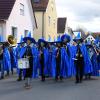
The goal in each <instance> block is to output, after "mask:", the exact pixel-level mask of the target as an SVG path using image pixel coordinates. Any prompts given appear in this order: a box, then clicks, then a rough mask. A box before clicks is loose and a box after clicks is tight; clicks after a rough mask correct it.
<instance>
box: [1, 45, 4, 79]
mask: <svg viewBox="0 0 100 100" xmlns="http://www.w3.org/2000/svg"><path fill="white" fill-rule="evenodd" d="M0 73H1V74H0V80H1V79H4V66H3V43H0Z"/></svg>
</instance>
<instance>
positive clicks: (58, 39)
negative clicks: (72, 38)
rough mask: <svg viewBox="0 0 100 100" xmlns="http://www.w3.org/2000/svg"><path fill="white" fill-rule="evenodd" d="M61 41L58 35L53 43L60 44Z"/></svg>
mask: <svg viewBox="0 0 100 100" xmlns="http://www.w3.org/2000/svg"><path fill="white" fill-rule="evenodd" d="M61 42H62V41H61V37H60V35H59V36H58V37H57V40H56V41H55V43H61Z"/></svg>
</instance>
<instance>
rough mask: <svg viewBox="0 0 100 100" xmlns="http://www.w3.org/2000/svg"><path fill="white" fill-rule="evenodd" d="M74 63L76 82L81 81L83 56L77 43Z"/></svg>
mask: <svg viewBox="0 0 100 100" xmlns="http://www.w3.org/2000/svg"><path fill="white" fill-rule="evenodd" d="M75 64H76V83H81V82H82V80H83V73H84V57H83V55H82V52H81V49H80V46H79V45H77V54H76V61H75Z"/></svg>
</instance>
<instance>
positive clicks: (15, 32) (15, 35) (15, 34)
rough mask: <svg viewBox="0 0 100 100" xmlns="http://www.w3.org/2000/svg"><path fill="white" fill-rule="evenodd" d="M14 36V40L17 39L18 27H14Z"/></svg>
mask: <svg viewBox="0 0 100 100" xmlns="http://www.w3.org/2000/svg"><path fill="white" fill-rule="evenodd" d="M12 35H13V36H14V38H16V39H17V28H16V27H12Z"/></svg>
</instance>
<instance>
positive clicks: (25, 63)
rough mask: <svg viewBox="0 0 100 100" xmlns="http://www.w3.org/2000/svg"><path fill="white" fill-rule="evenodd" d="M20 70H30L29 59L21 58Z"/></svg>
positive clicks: (19, 61)
mask: <svg viewBox="0 0 100 100" xmlns="http://www.w3.org/2000/svg"><path fill="white" fill-rule="evenodd" d="M18 68H19V69H28V68H29V60H28V59H27V58H21V59H19V60H18Z"/></svg>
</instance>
